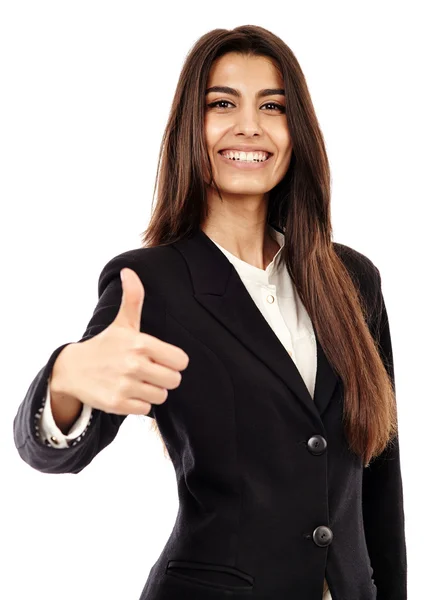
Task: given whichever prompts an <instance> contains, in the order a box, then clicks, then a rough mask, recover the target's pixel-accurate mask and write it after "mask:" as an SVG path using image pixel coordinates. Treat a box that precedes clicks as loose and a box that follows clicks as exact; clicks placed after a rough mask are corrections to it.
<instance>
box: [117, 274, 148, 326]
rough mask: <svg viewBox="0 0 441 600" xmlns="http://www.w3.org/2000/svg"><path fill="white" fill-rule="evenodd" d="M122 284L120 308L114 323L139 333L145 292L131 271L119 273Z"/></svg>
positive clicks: (136, 276) (138, 279)
mask: <svg viewBox="0 0 441 600" xmlns="http://www.w3.org/2000/svg"><path fill="white" fill-rule="evenodd" d="M120 275H121V282H122V299H121V306H120V308H119V311H118V314H117V315H116V318H115V320H114V323H116V324H117V325H120V326H121V327H130V328H132V329H136V330H137V331H140V329H141V314H142V306H143V304H144V296H145V290H144V286H143V285H142V281H141V280H140V278H139V277H138V275H137V274H136V273H135V271H133V270H132V269H128V268H124V269H121V271H120Z"/></svg>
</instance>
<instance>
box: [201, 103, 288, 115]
mask: <svg viewBox="0 0 441 600" xmlns="http://www.w3.org/2000/svg"><path fill="white" fill-rule="evenodd" d="M222 103H223V104H231V105H232V106H234V104H233V103H232V102H230V101H229V100H216V101H215V102H211V103H210V104H207V106H208V107H209V108H220V109H224V108H226V107H224V106H219V105H220V104H222ZM263 106H275V107H276V108H275V109H274V108H272V109H269V110H279V111H280V112H282V113H284V112H285V111H286V108H285V107H284V106H282V105H281V104H277V102H266V104H264V105H263Z"/></svg>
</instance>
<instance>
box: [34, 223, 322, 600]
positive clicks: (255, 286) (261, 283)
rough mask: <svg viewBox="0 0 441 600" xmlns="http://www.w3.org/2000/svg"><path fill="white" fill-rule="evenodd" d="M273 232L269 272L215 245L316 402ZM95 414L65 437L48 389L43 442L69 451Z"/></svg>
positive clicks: (311, 343)
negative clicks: (68, 448)
mask: <svg viewBox="0 0 441 600" xmlns="http://www.w3.org/2000/svg"><path fill="white" fill-rule="evenodd" d="M269 231H270V234H271V236H272V237H273V238H274V239H275V240H276V241H277V242H278V244H279V246H280V248H279V250H278V251H277V253H276V255H275V256H274V258H273V260H272V261H271V262H270V264H269V265H268V266H267V268H266V269H265V270H263V269H259V268H258V267H255V266H254V265H250V264H249V263H247V262H245V261H243V260H241V259H240V258H238V257H237V256H235V255H234V254H232V253H231V252H229V251H228V250H226V249H225V248H223V247H222V246H220V245H219V244H218V243H217V242H215V241H214V240H212V241H213V243H214V244H216V246H217V247H218V248H219V250H221V251H222V252H223V253H224V254H225V256H226V257H227V258H228V260H229V261H230V262H231V263H232V264H233V266H234V268H235V269H236V271H237V273H238V274H239V276H240V278H241V280H242V282H243V284H244V286H245V287H246V289H247V291H248V293H249V294H250V296H251V298H252V299H253V300H254V302H255V303H256V305H257V307H258V308H259V310H260V311H261V313H262V315H263V316H264V317H265V319H266V321H267V322H268V324H269V326H270V327H271V328H272V329H273V331H274V333H275V334H276V335H277V337H278V338H279V339H280V341H281V343H282V344H283V346H284V347H285V348H286V351H287V352H288V354H289V355H290V356H291V358H292V360H293V361H294V362H295V364H296V366H297V368H298V370H299V372H300V374H301V376H302V377H303V380H304V382H305V384H306V387H307V388H308V390H309V393H310V394H311V402H312V398H313V396H314V388H315V378H316V372H317V347H316V340H315V334H314V329H313V327H312V323H311V319H310V318H309V315H308V313H307V312H306V309H305V307H304V305H303V303H302V301H301V300H300V298H299V296H298V294H297V291H296V289H295V286H294V285H293V282H292V280H291V278H290V276H289V273H288V270H287V268H286V265H285V264H284V263H281V265H280V267H279V269H277V268H276V265H275V262H276V259H277V257H278V255H279V254H280V252H281V250H282V248H283V246H284V243H285V236H284V235H283V233H280V232H278V231H277V230H276V229H274V228H273V227H270V228H269ZM210 239H211V238H210ZM91 414H92V408H91V407H90V406H88V405H84V406H83V410H82V412H81V414H80V416H79V417H78V419H77V420H76V421H75V423H74V424H73V425H72V427H71V428H70V430H69V431H68V433H67V435H64V434H63V433H62V431H61V430H60V429H59V428H58V427H57V425H56V424H55V421H54V418H53V415H52V411H51V403H50V394H49V386H48V388H47V394H46V399H45V403H44V408H43V411H42V415H41V419H39V427H40V439H41V440H45V439H46V440H47V442H48V443H49V444H50V445H51V446H53V447H54V448H66V447H67V446H68V445H67V441H68V440H73V439H75V438H78V437H79V436H80V435H81V434H82V433H83V432H84V431H85V429H86V427H87V426H88V423H89V422H90V418H91ZM52 436H53V437H54V438H55V439H56V440H57V442H55V443H54V442H53V441H52V440H51V437H52ZM322 600H332V596H331V593H330V591H329V590H327V591H326V592H325V593H324V594H323V598H322Z"/></svg>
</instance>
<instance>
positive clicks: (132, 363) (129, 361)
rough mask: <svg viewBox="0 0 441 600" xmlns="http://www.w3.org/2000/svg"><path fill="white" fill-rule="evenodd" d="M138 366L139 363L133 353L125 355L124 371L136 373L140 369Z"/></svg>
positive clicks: (131, 373)
mask: <svg viewBox="0 0 441 600" xmlns="http://www.w3.org/2000/svg"><path fill="white" fill-rule="evenodd" d="M140 366H141V364H140V359H139V357H138V356H134V355H133V354H130V355H129V356H127V358H126V371H127V373H128V374H130V375H133V374H134V373H137V372H138V371H139V369H140Z"/></svg>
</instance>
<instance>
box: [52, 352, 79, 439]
mask: <svg viewBox="0 0 441 600" xmlns="http://www.w3.org/2000/svg"><path fill="white" fill-rule="evenodd" d="M76 350H77V348H76V344H69V345H68V346H66V347H65V348H64V349H63V350H62V351H61V352H60V354H59V356H58V358H57V360H56V361H55V363H54V367H53V369H52V375H51V379H50V382H49V392H50V402H51V410H52V415H53V417H54V421H55V424H56V425H57V427H59V429H60V430H61V431H62V432H63V434H65V435H66V434H67V433H68V431H69V429H70V428H71V427H72V425H73V424H74V423H75V421H76V420H77V419H78V417H79V416H80V414H81V411H82V409H83V403H82V402H81V400H79V398H76V397H75V396H73V395H72V394H71V393H70V391H69V390H70V387H69V373H70V371H69V365H70V364H71V361H72V360H74V358H73V355H74V353H75V352H76Z"/></svg>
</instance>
